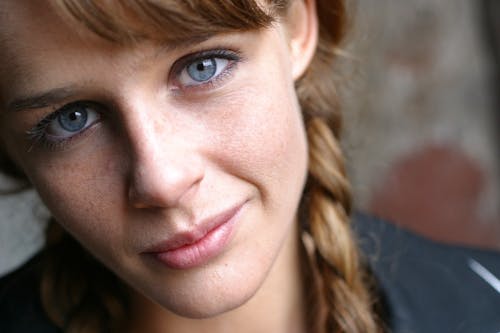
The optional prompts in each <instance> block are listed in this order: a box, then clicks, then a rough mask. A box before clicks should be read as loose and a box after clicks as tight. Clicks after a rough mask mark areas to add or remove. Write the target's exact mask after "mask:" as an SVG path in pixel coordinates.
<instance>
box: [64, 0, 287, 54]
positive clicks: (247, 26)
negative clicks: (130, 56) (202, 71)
mask: <svg viewBox="0 0 500 333" xmlns="http://www.w3.org/2000/svg"><path fill="white" fill-rule="evenodd" d="M288 2H289V1H287V0H266V1H260V2H259V1H258V0H148V1H144V0H142V1H141V0H128V1H117V0H116V1H113V0H86V1H82V0H54V4H55V6H56V9H57V10H58V12H60V13H61V15H62V16H63V17H65V18H68V19H69V20H70V22H72V23H73V24H74V23H76V24H80V25H81V24H83V25H84V26H85V27H87V29H88V30H90V31H92V32H93V33H95V34H96V35H98V36H100V37H102V38H104V39H106V40H110V41H113V42H118V43H122V44H127V43H134V42H138V41H141V40H145V39H147V40H155V41H161V42H176V43H178V42H182V40H185V39H192V38H193V37H194V38H200V39H204V38H208V37H210V36H213V35H215V34H217V33H224V32H236V31H248V30H255V29H260V28H265V27H268V26H269V25H271V24H272V23H273V22H274V21H275V20H276V18H277V17H278V16H279V15H280V14H282V13H283V12H284V11H285V10H286V9H287V7H288Z"/></svg>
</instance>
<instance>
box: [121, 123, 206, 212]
mask: <svg viewBox="0 0 500 333" xmlns="http://www.w3.org/2000/svg"><path fill="white" fill-rule="evenodd" d="M168 131H169V130H168V129H166V128H161V127H160V128H158V126H157V127H156V128H151V127H149V126H140V125H139V126H135V130H134V135H133V136H132V140H133V142H132V144H131V147H132V156H133V157H132V163H131V165H132V167H131V170H130V180H129V185H128V200H129V203H130V205H131V206H132V207H135V208H168V207H174V206H176V205H178V204H179V202H180V201H181V199H182V198H183V197H185V196H187V195H188V193H190V192H193V191H196V188H197V186H198V184H199V183H200V182H201V180H202V179H203V177H204V167H203V162H202V160H201V156H199V154H198V153H197V152H196V147H195V145H193V144H192V143H191V144H190V143H189V142H186V141H185V140H183V139H182V138H180V137H178V136H176V135H175V133H166V132H168Z"/></svg>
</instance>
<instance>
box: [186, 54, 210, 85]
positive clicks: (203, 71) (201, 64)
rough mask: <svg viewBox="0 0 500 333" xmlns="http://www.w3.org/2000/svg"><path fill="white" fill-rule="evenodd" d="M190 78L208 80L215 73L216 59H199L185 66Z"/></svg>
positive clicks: (200, 80) (201, 80)
mask: <svg viewBox="0 0 500 333" xmlns="http://www.w3.org/2000/svg"><path fill="white" fill-rule="evenodd" d="M186 70H187V73H188V75H189V77H190V78H192V79H193V80H195V81H197V82H204V81H207V80H210V79H211V78H212V77H213V76H214V75H215V73H217V61H216V60H215V59H213V58H210V59H201V60H198V61H195V62H193V63H192V64H190V65H189V66H187V68H186Z"/></svg>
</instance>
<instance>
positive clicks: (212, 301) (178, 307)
mask: <svg viewBox="0 0 500 333" xmlns="http://www.w3.org/2000/svg"><path fill="white" fill-rule="evenodd" d="M252 287H253V286H251V285H249V284H245V290H241V289H239V290H222V291H220V292H204V293H201V292H194V291H193V292H192V293H189V294H190V295H184V296H182V295H173V296H168V297H166V298H165V299H163V300H161V299H160V300H156V302H157V303H158V304H159V305H160V306H162V307H163V308H164V309H166V310H168V311H170V312H172V313H174V314H176V315H178V316H181V317H185V318H190V319H209V318H213V317H217V316H220V315H223V314H225V313H228V312H231V311H233V310H235V309H238V308H240V307H242V306H245V304H247V303H248V302H249V301H250V300H251V299H252V298H253V296H254V295H255V294H256V293H257V291H258V289H259V287H260V284H259V285H257V286H255V287H253V288H252Z"/></svg>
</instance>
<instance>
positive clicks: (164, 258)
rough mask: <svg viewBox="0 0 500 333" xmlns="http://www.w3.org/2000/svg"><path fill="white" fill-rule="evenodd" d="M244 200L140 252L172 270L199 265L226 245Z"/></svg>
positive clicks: (214, 255)
mask: <svg viewBox="0 0 500 333" xmlns="http://www.w3.org/2000/svg"><path fill="white" fill-rule="evenodd" d="M245 203H246V202H244V203H240V204H237V205H235V206H233V207H231V208H229V209H226V210H224V211H223V212H221V213H219V214H216V215H215V216H213V217H210V218H207V219H204V220H202V221H201V223H199V224H197V226H196V227H195V228H194V229H193V230H190V231H188V232H183V233H179V234H177V235H174V236H173V237H171V238H169V239H167V240H166V241H163V242H160V243H158V244H156V245H154V246H153V247H151V248H150V249H148V250H146V251H145V252H142V254H145V255H147V256H148V257H152V258H154V259H155V260H156V261H159V262H160V263H162V264H164V265H166V266H167V267H169V268H172V269H189V268H194V267H197V266H201V265H203V264H205V263H207V262H208V261H210V260H211V259H212V258H214V257H217V256H218V255H219V254H221V253H222V252H223V251H224V249H225V248H226V246H227V245H228V244H229V242H230V240H231V239H232V235H233V233H234V229H235V224H236V222H237V221H238V219H239V216H240V215H241V211H242V210H243V207H244V206H245Z"/></svg>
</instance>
